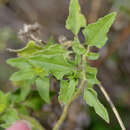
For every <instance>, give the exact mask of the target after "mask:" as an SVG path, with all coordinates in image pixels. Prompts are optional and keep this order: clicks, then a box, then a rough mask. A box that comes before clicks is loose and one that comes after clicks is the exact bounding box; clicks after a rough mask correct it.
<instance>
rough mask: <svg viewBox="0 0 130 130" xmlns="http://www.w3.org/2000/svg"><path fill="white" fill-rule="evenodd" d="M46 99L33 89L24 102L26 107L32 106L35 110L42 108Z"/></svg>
mask: <svg viewBox="0 0 130 130" xmlns="http://www.w3.org/2000/svg"><path fill="white" fill-rule="evenodd" d="M44 103H45V102H44V100H43V99H42V98H41V97H40V95H39V93H38V92H37V91H32V93H31V95H30V96H29V98H27V99H26V101H25V102H24V103H23V105H24V106H25V107H29V108H32V109H33V110H34V111H39V110H41V108H42V106H43V104H44Z"/></svg>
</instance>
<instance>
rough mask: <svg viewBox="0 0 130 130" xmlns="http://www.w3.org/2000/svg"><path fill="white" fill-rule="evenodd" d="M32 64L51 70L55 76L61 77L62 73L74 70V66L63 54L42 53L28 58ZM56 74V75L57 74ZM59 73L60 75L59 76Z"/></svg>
mask: <svg viewBox="0 0 130 130" xmlns="http://www.w3.org/2000/svg"><path fill="white" fill-rule="evenodd" d="M29 62H30V63H31V64H32V65H33V66H37V67H40V68H43V69H44V70H46V71H47V72H51V73H52V74H54V75H55V76H56V78H58V79H59V78H60V79H61V78H62V77H63V75H65V74H68V73H70V72H72V71H74V70H75V66H74V65H73V64H70V63H68V62H67V60H66V59H65V58H64V56H63V55H58V56H55V55H54V56H53V57H47V56H44V55H36V56H33V57H31V58H30V59H29ZM57 74H58V75H57ZM59 75H60V77H59Z"/></svg>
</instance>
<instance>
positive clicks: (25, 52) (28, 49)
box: [16, 41, 42, 56]
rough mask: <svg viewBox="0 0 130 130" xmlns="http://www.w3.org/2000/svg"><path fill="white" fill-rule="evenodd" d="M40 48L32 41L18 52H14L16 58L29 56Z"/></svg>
mask: <svg viewBox="0 0 130 130" xmlns="http://www.w3.org/2000/svg"><path fill="white" fill-rule="evenodd" d="M41 49H42V48H41V47H39V46H37V45H36V43H35V42H34V41H29V42H28V44H27V45H26V46H25V47H24V48H22V49H19V50H16V52H17V53H18V56H31V55H33V53H34V52H37V51H39V50H41Z"/></svg>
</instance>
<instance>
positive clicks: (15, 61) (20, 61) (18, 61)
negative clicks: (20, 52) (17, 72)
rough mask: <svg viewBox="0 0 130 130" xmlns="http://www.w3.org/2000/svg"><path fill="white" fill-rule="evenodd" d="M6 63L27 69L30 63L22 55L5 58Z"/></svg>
mask: <svg viewBox="0 0 130 130" xmlns="http://www.w3.org/2000/svg"><path fill="white" fill-rule="evenodd" d="M7 63H8V64H9V65H11V66H13V67H16V68H19V69H28V68H30V64H29V63H28V62H27V59H26V58H23V57H17V58H11V59H8V60H7Z"/></svg>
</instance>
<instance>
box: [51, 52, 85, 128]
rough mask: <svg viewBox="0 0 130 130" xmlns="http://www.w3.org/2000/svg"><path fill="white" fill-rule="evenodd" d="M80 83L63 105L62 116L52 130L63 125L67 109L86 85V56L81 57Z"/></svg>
mask: <svg viewBox="0 0 130 130" xmlns="http://www.w3.org/2000/svg"><path fill="white" fill-rule="evenodd" d="M82 62H83V63H82V76H83V78H82V81H81V84H80V86H79V88H78V90H77V92H76V93H75V94H74V96H73V97H72V98H71V99H70V100H69V101H68V102H67V104H66V105H65V107H64V109H63V112H62V115H61V117H60V119H59V120H58V121H57V123H56V125H55V126H54V128H53V130H58V129H59V128H60V126H61V124H62V123H63V121H64V120H65V118H66V116H67V112H68V108H69V106H70V105H71V104H72V102H73V101H74V100H75V99H76V98H78V97H79V96H80V94H81V93H82V90H83V88H84V86H85V84H86V76H85V72H86V71H85V63H86V55H83V57H82Z"/></svg>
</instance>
